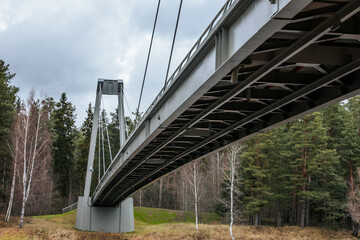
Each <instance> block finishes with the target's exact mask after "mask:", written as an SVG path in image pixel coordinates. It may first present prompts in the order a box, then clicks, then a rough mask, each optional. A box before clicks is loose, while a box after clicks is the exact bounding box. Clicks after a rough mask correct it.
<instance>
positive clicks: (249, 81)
mask: <svg viewBox="0 0 360 240" xmlns="http://www.w3.org/2000/svg"><path fill="white" fill-rule="evenodd" d="M359 11H360V1H359V0H229V1H226V3H225V5H224V6H223V7H222V8H221V10H220V12H219V13H218V14H217V15H216V17H215V19H214V20H213V21H211V23H210V24H209V26H208V27H207V28H206V29H205V31H204V33H203V34H202V35H201V37H200V38H199V40H198V41H197V42H196V43H195V45H194V46H193V47H192V48H191V50H190V51H189V53H188V54H187V55H186V56H185V58H184V60H183V61H182V62H181V63H180V65H179V66H178V67H177V68H176V70H175V72H174V73H173V74H172V75H171V76H170V77H169V78H167V79H166V83H165V86H164V87H163V88H162V90H161V91H160V93H159V94H158V95H157V97H156V98H155V100H154V101H153V102H152V103H151V105H150V107H149V108H148V110H147V111H146V112H145V113H144V115H143V116H142V120H141V122H140V123H139V124H138V125H137V127H136V129H135V130H134V132H133V133H132V134H131V135H130V136H128V137H127V139H125V130H124V127H125V125H124V111H123V90H122V89H123V83H122V82H121V81H113V80H100V81H99V83H98V86H97V97H96V104H95V114H94V120H93V122H94V124H93V131H92V136H91V145H90V153H89V161H88V168H87V173H86V174H87V175H86V185H85V191H84V196H83V197H80V198H79V202H78V213H77V222H76V227H77V228H78V229H81V230H91V231H106V232H128V231H133V230H134V219H133V202H132V199H131V198H129V197H130V196H131V194H133V193H134V192H135V191H136V190H138V189H140V188H142V187H143V186H145V185H147V184H149V183H151V182H153V181H154V180H156V179H158V178H159V177H161V176H163V175H165V174H167V173H169V172H171V171H173V170H174V169H176V168H179V167H181V166H182V165H184V164H186V163H188V162H190V161H193V160H196V159H199V158H203V157H204V156H207V155H209V154H212V153H214V152H216V151H219V150H221V149H223V148H226V147H227V146H229V145H230V144H233V143H235V142H241V141H244V140H245V139H247V138H250V137H253V136H254V135H255V134H257V133H260V132H263V131H266V130H269V129H272V128H274V127H276V126H279V125H281V124H284V123H286V122H289V121H292V120H295V119H298V118H301V117H302V116H304V115H306V114H309V113H311V112H314V111H316V110H319V109H321V108H323V107H325V106H328V105H330V104H334V103H336V102H339V101H342V100H344V99H346V98H349V97H351V96H354V95H356V94H359V92H360V71H359V69H360V27H359V26H360V13H359ZM102 94H109V95H117V96H118V101H119V119H120V139H121V140H120V145H121V148H120V151H119V152H118V153H117V154H116V156H115V157H114V159H112V160H111V163H110V164H109V166H106V169H107V170H106V171H105V172H104V173H103V174H102V176H101V179H99V183H98V185H97V186H96V188H95V190H94V191H93V192H92V193H91V194H90V185H91V175H92V172H93V171H95V170H94V168H93V166H94V151H95V145H96V137H97V136H96V135H97V127H98V126H99V124H98V121H99V114H100V113H99V106H100V102H101V95H102Z"/></svg>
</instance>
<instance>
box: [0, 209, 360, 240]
mask: <svg viewBox="0 0 360 240" xmlns="http://www.w3.org/2000/svg"><path fill="white" fill-rule="evenodd" d="M74 216H75V214H68V215H60V216H45V217H40V218H39V217H36V218H27V219H26V220H25V221H26V222H25V225H24V228H23V229H19V228H18V218H12V220H11V222H10V223H4V222H3V221H1V220H0V239H1V240H2V239H4V240H8V239H9V240H10V239H28V240H30V239H70V240H75V239H80V240H85V239H86V240H92V239H103V240H105V239H110V240H115V239H124V240H125V239H126V240H127V239H129V240H140V239H146V240H160V239H166V240H172V239H174V240H188V239H189V240H190V239H197V240H205V239H215V240H223V239H230V234H229V227H228V226H227V225H222V224H216V225H207V224H200V226H199V228H200V229H199V231H196V230H195V226H194V224H193V223H163V224H156V225H152V224H148V223H144V222H141V221H138V220H137V221H135V227H136V230H135V232H134V233H128V234H108V233H95V232H82V231H78V230H75V229H74V223H75V217H74ZM0 217H1V216H0ZM234 234H235V237H236V239H242V240H255V239H258V240H272V239H273V240H283V239H291V240H298V239H305V240H306V239H309V240H310V239H311V240H318V239H319V240H320V239H343V240H345V239H357V238H354V237H352V236H351V232H350V231H346V230H341V231H335V230H329V229H325V228H313V227H308V228H299V227H281V228H274V227H266V226H261V227H254V226H235V227H234Z"/></svg>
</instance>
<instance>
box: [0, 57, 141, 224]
mask: <svg viewBox="0 0 360 240" xmlns="http://www.w3.org/2000/svg"><path fill="white" fill-rule="evenodd" d="M14 77H15V74H11V73H10V69H9V65H6V64H5V62H4V61H2V60H0V211H1V213H4V214H6V219H7V220H8V216H10V215H17V216H23V215H24V214H25V215H41V214H51V213H59V212H61V209H62V208H64V207H66V206H68V205H70V204H73V203H75V202H77V199H78V196H82V195H83V188H84V185H85V175H86V168H87V160H88V154H89V145H90V136H91V129H92V120H93V107H92V106H91V104H89V107H88V109H86V113H87V115H86V118H85V120H84V121H83V123H82V125H81V126H80V127H79V128H77V127H76V125H75V120H76V114H75V106H74V104H72V103H71V102H70V101H69V100H68V98H67V95H66V93H62V94H61V96H60V98H59V99H58V100H55V99H54V98H53V97H43V98H37V97H36V93H35V92H34V91H31V92H30V93H29V96H28V98H27V99H20V98H19V97H18V96H17V93H18V91H19V89H18V88H17V87H14V86H12V85H11V80H12V79H13V78H14ZM116 112H117V110H116V109H114V112H113V113H110V114H109V115H108V114H107V113H106V111H105V110H102V112H101V118H100V119H101V120H100V123H99V125H100V129H101V130H99V131H100V132H99V134H98V139H97V141H96V142H97V145H96V152H95V162H94V169H96V170H98V171H95V172H94V173H93V184H92V189H94V188H95V186H96V184H97V182H98V181H99V179H100V178H101V176H102V175H103V173H104V171H105V170H106V169H104V167H103V166H104V165H105V166H109V163H110V161H111V160H110V159H111V158H114V157H115V155H116V153H117V152H118V151H119V146H120V139H119V128H118V126H119V119H118V115H117V114H116ZM134 116H135V117H134V120H132V119H131V118H130V117H126V136H128V135H129V134H130V133H131V131H133V130H134V128H135V124H136V123H137V121H139V118H140V115H139V114H137V115H136V114H134ZM104 134H106V136H105V141H104ZM107 135H108V136H109V137H108V138H107ZM109 145H110V146H111V147H109ZM103 156H105V158H103ZM103 161H106V162H105V163H104V162H103ZM25 206H26V207H25Z"/></svg>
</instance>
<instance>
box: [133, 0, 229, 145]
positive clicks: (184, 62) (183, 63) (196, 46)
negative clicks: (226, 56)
mask: <svg viewBox="0 0 360 240" xmlns="http://www.w3.org/2000/svg"><path fill="white" fill-rule="evenodd" d="M234 2H235V0H228V1H226V3H225V4H224V5H223V6H222V8H221V9H220V11H219V12H218V13H217V14H216V16H215V18H214V19H213V20H212V21H211V22H210V24H209V25H208V27H207V28H206V29H205V31H204V32H203V33H202V34H201V36H200V37H199V39H198V40H197V41H196V42H195V44H194V46H193V47H192V48H191V49H190V51H189V52H188V54H186V56H185V58H184V59H183V60H182V61H181V62H180V64H179V66H178V67H177V68H176V69H175V71H174V72H173V74H172V75H171V76H170V77H169V78H168V80H167V81H166V82H165V85H164V87H163V88H162V89H161V90H160V92H159V93H158V95H157V96H156V97H155V99H154V100H153V102H152V103H151V104H150V106H149V107H148V109H147V110H146V111H145V113H144V114H143V115H142V116H141V120H140V121H139V124H138V125H137V127H136V129H137V128H138V126H140V125H141V123H142V122H143V121H144V119H145V118H146V117H147V116H148V115H149V113H150V112H151V110H152V109H153V108H154V106H155V105H156V103H157V101H158V100H159V99H160V98H161V97H162V95H164V93H165V92H166V90H167V89H168V88H169V87H170V86H171V85H172V84H173V83H174V81H175V79H176V77H178V75H179V73H180V72H181V70H182V69H184V68H185V66H186V65H187V63H189V62H190V60H191V59H192V57H193V56H194V55H195V53H196V51H197V50H198V49H199V48H200V46H201V44H202V43H203V42H204V40H205V39H206V37H207V36H209V35H210V33H211V31H212V30H213V28H214V26H216V24H217V23H218V21H219V20H220V19H221V17H223V16H224V15H225V13H226V11H227V10H228V9H229V8H230V7H231V6H232V4H233V3H234ZM136 129H135V130H134V131H133V132H132V134H131V135H130V136H129V137H128V139H130V138H131V137H132V135H133V134H134V133H135V132H136Z"/></svg>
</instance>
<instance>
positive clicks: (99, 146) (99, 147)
mask: <svg viewBox="0 0 360 240" xmlns="http://www.w3.org/2000/svg"><path fill="white" fill-rule="evenodd" d="M100 108H101V107H100ZM100 110H101V109H99V111H100ZM100 112H101V111H100ZM98 121H99V127H98V130H99V145H98V149H99V165H98V168H99V169H98V184H99V183H100V166H101V165H100V159H101V143H100V118H99V120H98Z"/></svg>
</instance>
